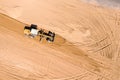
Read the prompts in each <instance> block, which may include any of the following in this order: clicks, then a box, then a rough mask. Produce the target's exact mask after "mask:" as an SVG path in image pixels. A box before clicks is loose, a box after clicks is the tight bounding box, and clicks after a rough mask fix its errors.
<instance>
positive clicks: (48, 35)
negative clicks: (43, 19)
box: [24, 24, 55, 42]
mask: <svg viewBox="0 0 120 80" xmlns="http://www.w3.org/2000/svg"><path fill="white" fill-rule="evenodd" d="M24 34H25V35H26V36H29V37H31V38H34V37H36V36H40V41H41V40H42V38H45V39H46V40H47V41H48V42H54V37H55V33H54V32H51V31H48V32H45V30H44V29H38V28H37V25H35V24H31V25H30V26H25V27H24Z"/></svg>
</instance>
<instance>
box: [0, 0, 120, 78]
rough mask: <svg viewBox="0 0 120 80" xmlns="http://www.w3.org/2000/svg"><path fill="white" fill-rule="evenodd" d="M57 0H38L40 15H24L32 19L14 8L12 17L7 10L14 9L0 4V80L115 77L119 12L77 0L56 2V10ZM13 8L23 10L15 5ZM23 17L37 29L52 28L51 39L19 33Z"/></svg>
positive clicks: (117, 71)
mask: <svg viewBox="0 0 120 80" xmlns="http://www.w3.org/2000/svg"><path fill="white" fill-rule="evenodd" d="M6 1H7V0H6ZM62 1H63V0H62ZM62 1H58V2H54V3H52V2H49V0H48V1H47V0H45V1H41V2H43V3H44V4H45V5H41V6H42V7H43V8H44V9H45V11H43V12H41V14H40V16H42V17H41V19H40V18H39V17H38V18H37V16H38V14H36V15H35V14H32V13H31V14H29V15H32V16H34V17H36V21H35V19H32V18H31V19H30V16H29V15H26V14H23V15H24V16H25V15H26V16H25V17H27V18H25V17H23V15H20V16H19V17H18V13H17V12H19V11H16V13H15V14H16V15H14V16H13V14H12V11H11V10H17V9H9V8H8V7H5V6H2V10H1V13H0V44H1V46H0V80H120V77H119V76H120V65H119V61H120V55H119V46H120V44H119V38H120V37H119V27H120V21H119V10H111V9H109V8H103V7H100V6H93V5H90V4H87V3H81V2H80V3H79V4H81V5H80V6H79V5H78V3H77V2H76V1H72V0H70V2H66V1H63V3H64V4H62V3H61V5H62V6H64V8H63V7H62V6H60V4H59V5H57V8H58V9H60V10H59V11H58V10H57V9H56V7H55V6H56V4H58V3H60V2H62ZM3 2H4V1H3ZM38 2H39V1H38ZM48 3H50V5H48ZM8 4H9V3H8ZM18 4H19V3H18ZM29 4H31V3H28V5H29ZM47 5H48V6H47ZM66 5H67V6H66ZM68 5H69V6H68ZM23 6H24V5H23ZM0 7H1V6H0ZM21 7H22V6H21ZM36 7H38V4H37V6H36ZM53 7H54V8H53ZM15 8H18V9H20V11H24V9H23V10H21V9H22V8H20V7H18V6H17V7H15ZM27 8H28V7H27ZM33 8H35V7H34V6H33ZM9 10H10V12H9ZM71 10H72V11H71ZM79 10H83V11H82V12H81V11H79ZM95 10H96V11H95ZM25 11H27V9H26V8H25ZM36 11H37V9H36ZM41 11H42V10H41ZM13 12H14V11H13ZM28 12H29V10H28ZM45 12H49V13H50V15H48V16H47V17H45V18H46V20H47V21H46V20H45V19H43V17H44V16H43V14H44V13H45ZM68 12H69V13H68ZM3 13H4V14H3ZM19 13H20V12H19ZM61 13H62V15H60V14H61ZM63 13H64V14H63ZM78 13H79V14H78ZM110 13H111V14H110ZM5 14H7V15H9V16H11V17H13V18H11V17H9V16H7V15H5ZM11 14H12V15H11ZM46 14H47V13H46ZM55 14H56V15H55ZM58 15H59V16H58ZM52 16H54V17H52ZM51 17H52V18H51ZM63 17H64V18H65V19H66V20H65V19H63ZM28 19H30V20H31V21H33V22H34V23H38V27H39V28H45V29H49V30H52V31H55V32H56V33H57V34H56V37H55V42H54V43H48V42H46V41H45V40H43V41H41V42H39V40H38V37H37V38H35V39H31V38H28V37H25V36H24V34H23V29H24V26H25V25H28V24H25V23H23V22H27V23H30V22H31V21H30V20H28ZM52 19H53V20H52ZM18 20H20V21H22V22H20V21H18ZM51 20H52V22H51V23H48V22H50V21H51ZM67 20H68V21H67ZM39 21H40V22H41V24H42V25H44V26H41V24H40V22H39ZM71 21H72V22H71ZM48 25H49V27H48ZM52 27H53V28H52ZM62 31H63V32H62ZM58 34H59V35H58Z"/></svg>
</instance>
